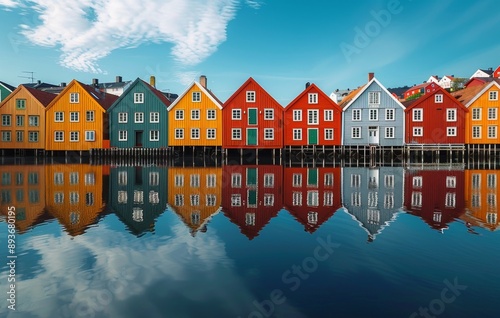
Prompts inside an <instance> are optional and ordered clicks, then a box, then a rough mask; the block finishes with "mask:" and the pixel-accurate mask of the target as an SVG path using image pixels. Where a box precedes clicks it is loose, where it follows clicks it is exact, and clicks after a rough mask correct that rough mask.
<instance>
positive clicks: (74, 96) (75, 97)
mask: <svg viewBox="0 0 500 318" xmlns="http://www.w3.org/2000/svg"><path fill="white" fill-rule="evenodd" d="M69 102H70V103H71V104H77V103H79V102H80V94H79V93H70V94H69Z"/></svg>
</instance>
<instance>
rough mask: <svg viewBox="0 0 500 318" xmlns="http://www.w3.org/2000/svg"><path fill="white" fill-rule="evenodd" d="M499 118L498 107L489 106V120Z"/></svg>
mask: <svg viewBox="0 0 500 318" xmlns="http://www.w3.org/2000/svg"><path fill="white" fill-rule="evenodd" d="M497 119H498V108H496V107H490V108H488V120H497Z"/></svg>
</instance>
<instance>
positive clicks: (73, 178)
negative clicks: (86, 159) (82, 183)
mask: <svg viewBox="0 0 500 318" xmlns="http://www.w3.org/2000/svg"><path fill="white" fill-rule="evenodd" d="M79 180H80V175H79V174H78V172H70V174H69V183H70V184H78V181H79Z"/></svg>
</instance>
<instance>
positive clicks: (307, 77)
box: [0, 0, 500, 106]
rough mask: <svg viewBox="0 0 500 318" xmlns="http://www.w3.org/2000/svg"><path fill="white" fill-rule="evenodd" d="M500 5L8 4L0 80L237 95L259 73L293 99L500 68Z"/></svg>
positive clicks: (227, 0) (27, 0) (180, 0)
mask: <svg viewBox="0 0 500 318" xmlns="http://www.w3.org/2000/svg"><path fill="white" fill-rule="evenodd" d="M499 25H500V15H499V14H498V2H497V1H493V0H486V1H453V0H441V1H430V0H423V1H416V0H414V1H412V0H400V1H398V0H375V1H373V0H371V1H369V0H365V1H342V2H337V1H305V0H304V1H299V0H289V1H285V0H274V1H272V0H144V1H132V0H81V1H77V2H75V1H69V0H61V1H50V0H0V26H1V29H2V30H3V36H4V38H3V41H2V42H1V43H2V44H1V45H0V57H1V63H2V64H1V72H0V80H1V81H4V82H7V83H9V84H11V85H14V86H17V85H18V84H20V83H22V82H29V80H28V79H26V78H22V77H21V76H30V74H29V73H24V72H26V71H28V72H34V77H35V79H36V80H41V81H43V82H48V83H53V84H59V83H61V82H69V81H71V80H72V79H77V80H79V81H81V82H84V83H90V82H91V81H92V78H98V79H99V81H100V82H112V81H114V79H115V76H116V75H120V76H122V77H123V79H124V80H134V79H135V78H137V77H140V78H142V79H144V80H148V79H149V76H150V75H155V77H156V83H157V88H159V89H161V90H169V91H170V92H173V93H181V92H182V91H184V89H185V88H186V86H187V85H188V84H189V83H190V82H192V81H193V80H195V79H196V80H197V79H198V78H199V76H200V75H201V74H203V75H206V76H207V77H208V86H209V89H211V90H212V92H213V93H214V94H215V95H217V96H218V97H219V99H221V100H222V101H225V100H226V99H227V98H228V97H229V96H230V95H231V94H232V93H233V92H234V91H236V90H237V89H238V88H239V86H240V85H241V84H243V82H244V81H245V80H246V79H247V78H248V77H250V76H252V77H254V78H255V79H256V80H257V81H258V82H259V83H260V84H261V85H262V86H263V87H264V88H265V89H266V90H267V91H268V92H269V93H270V94H271V95H273V97H274V98H275V99H277V100H278V102H280V103H281V104H282V105H283V106H286V105H287V104H288V103H289V102H290V101H291V100H292V99H293V98H294V97H296V96H297V95H298V94H300V92H301V91H302V90H303V89H304V84H305V83H306V82H314V83H316V84H317V85H318V86H319V87H320V88H321V89H322V90H323V91H325V92H326V93H327V94H329V93H330V92H332V91H333V90H335V89H337V88H339V89H345V88H355V87H357V86H359V85H361V84H364V83H365V82H366V79H367V73H368V72H375V76H376V77H377V78H378V79H379V81H381V83H382V84H384V85H385V86H386V87H394V86H404V85H413V84H418V83H421V82H423V81H425V80H427V78H428V77H429V76H430V75H439V76H443V75H455V76H460V77H470V76H471V75H472V73H474V71H476V70H477V69H478V68H488V67H493V68H496V67H497V66H499V65H500V40H499V38H498V27H499Z"/></svg>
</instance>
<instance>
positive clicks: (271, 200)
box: [264, 193, 274, 206]
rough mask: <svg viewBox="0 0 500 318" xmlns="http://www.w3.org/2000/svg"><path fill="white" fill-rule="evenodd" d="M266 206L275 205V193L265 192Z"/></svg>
mask: <svg viewBox="0 0 500 318" xmlns="http://www.w3.org/2000/svg"><path fill="white" fill-rule="evenodd" d="M264 206H274V194H270V193H265V194H264Z"/></svg>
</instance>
